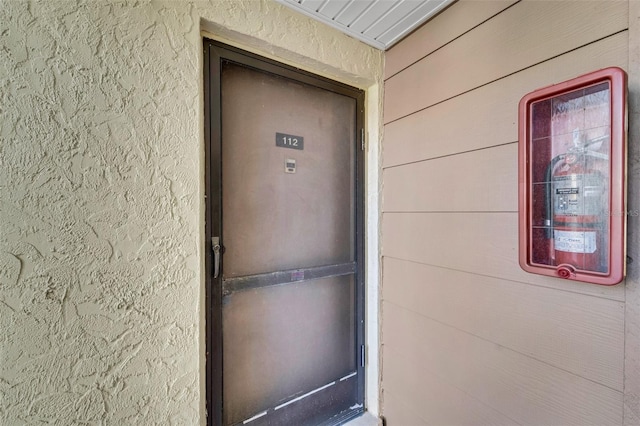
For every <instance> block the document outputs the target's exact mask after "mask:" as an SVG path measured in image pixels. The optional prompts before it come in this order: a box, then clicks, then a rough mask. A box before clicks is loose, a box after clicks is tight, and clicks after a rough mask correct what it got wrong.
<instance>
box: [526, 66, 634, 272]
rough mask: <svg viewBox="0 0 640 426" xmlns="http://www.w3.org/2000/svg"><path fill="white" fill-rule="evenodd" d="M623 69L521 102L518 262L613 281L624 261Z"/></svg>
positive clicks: (531, 95)
mask: <svg viewBox="0 0 640 426" xmlns="http://www.w3.org/2000/svg"><path fill="white" fill-rule="evenodd" d="M626 91H627V84H626V74H625V72H624V71H623V70H621V69H620V68H606V69H603V70H599V71H595V72H592V73H590V74H586V75H583V76H580V77H577V78H574V79H572V80H569V81H566V82H563V83H560V84H556V85H553V86H549V87H545V88H542V89H539V90H536V91H534V92H531V93H529V94H527V95H526V96H524V97H523V98H522V100H521V101H520V105H519V130H518V131H519V146H518V156H519V170H518V186H519V188H518V189H519V238H520V259H519V260H520V266H521V267H522V269H524V270H525V271H527V272H531V273H534V274H541V275H548V276H553V277H559V278H564V279H569V280H575V281H583V282H587V283H593V284H601V285H613V284H617V283H619V282H620V281H622V279H623V278H624V274H625V264H626V253H625V249H626V238H625V235H626V233H625V224H626V204H625V193H626V178H625V166H626V134H627V132H626Z"/></svg>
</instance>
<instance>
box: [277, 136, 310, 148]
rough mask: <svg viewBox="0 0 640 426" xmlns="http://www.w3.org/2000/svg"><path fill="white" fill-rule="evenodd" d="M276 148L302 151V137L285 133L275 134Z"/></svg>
mask: <svg viewBox="0 0 640 426" xmlns="http://www.w3.org/2000/svg"><path fill="white" fill-rule="evenodd" d="M276 146H279V147H281V148H291V149H299V150H303V149H304V138H303V137H302V136H296V135H288V134H286V133H276Z"/></svg>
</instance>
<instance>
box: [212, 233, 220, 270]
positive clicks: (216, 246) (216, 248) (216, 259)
mask: <svg viewBox="0 0 640 426" xmlns="http://www.w3.org/2000/svg"><path fill="white" fill-rule="evenodd" d="M211 248H212V249H213V278H218V274H219V273H220V237H211Z"/></svg>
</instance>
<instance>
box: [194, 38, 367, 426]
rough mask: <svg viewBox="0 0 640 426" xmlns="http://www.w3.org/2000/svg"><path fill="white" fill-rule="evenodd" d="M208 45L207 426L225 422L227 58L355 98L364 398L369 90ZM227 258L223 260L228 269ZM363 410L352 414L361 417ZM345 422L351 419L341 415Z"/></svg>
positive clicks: (360, 394) (361, 388) (360, 389)
mask: <svg viewBox="0 0 640 426" xmlns="http://www.w3.org/2000/svg"><path fill="white" fill-rule="evenodd" d="M203 47H204V96H205V102H204V124H205V138H204V142H205V194H206V202H205V270H206V280H205V285H206V287H205V323H206V324H205V339H206V357H205V358H206V394H207V395H206V409H207V425H208V426H213V425H221V424H222V368H223V367H222V285H221V284H222V274H220V275H219V277H218V278H217V279H214V278H213V250H212V245H211V237H212V236H213V235H222V197H221V193H222V169H221V167H220V165H221V150H220V147H221V142H222V133H221V120H222V116H221V112H222V111H221V102H220V93H221V87H220V74H221V73H220V71H221V64H222V61H230V62H235V63H238V64H241V65H243V66H247V67H251V68H254V69H257V70H259V71H262V72H267V73H271V74H274V75H278V76H281V77H285V78H288V79H291V80H295V81H297V82H300V83H304V84H308V85H311V86H314V87H318V88H321V89H325V90H329V91H331V92H334V93H338V94H341V95H345V96H348V97H351V98H353V99H355V100H356V117H355V119H356V127H355V132H356V134H355V135H354V143H355V144H356V146H355V147H354V152H355V154H354V157H355V158H354V160H355V162H356V167H355V197H356V200H355V230H354V231H355V235H354V241H355V263H356V265H357V266H356V273H355V277H354V280H355V292H356V295H355V296H356V298H355V299H356V300H355V303H356V306H355V314H356V324H354V327H355V332H356V333H355V335H356V348H355V349H356V350H355V353H356V357H357V360H356V365H357V372H358V375H357V377H358V385H357V396H356V398H357V403H358V404H360V405H361V406H362V407H364V399H365V395H364V393H365V380H364V379H365V368H364V366H365V362H364V361H365V360H364V356H365V352H364V348H365V279H364V277H365V264H366V262H365V237H364V236H365V226H366V224H365V197H364V193H365V179H364V161H365V158H364V157H365V156H364V142H363V141H364V117H365V111H364V91H362V90H360V89H357V88H354V87H352V86H349V85H346V84H343V83H340V82H336V81H333V80H330V79H327V78H324V77H321V76H318V75H315V74H312V73H309V72H307V71H303V70H300V69H297V68H294V67H291V66H288V65H285V64H282V63H279V62H276V61H273V60H271V59H267V58H264V57H261V56H259V55H256V54H253V53H250V52H246V51H244V50H241V49H238V48H236V47H233V46H229V45H226V44H223V43H220V42H217V41H214V40H211V39H207V38H203ZM223 259H224V256H222V261H221V263H220V270H222V268H223V263H224V260H223ZM362 411H364V408H361V409H359V410H357V411H354V412H353V413H352V416H356V415H359V414H360V413H361V412H362ZM339 420H340V421H344V420H347V418H342V419H339Z"/></svg>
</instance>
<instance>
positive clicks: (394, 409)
mask: <svg viewBox="0 0 640 426" xmlns="http://www.w3.org/2000/svg"><path fill="white" fill-rule="evenodd" d="M383 399H384V407H385V408H384V418H385V421H386V423H387V424H392V425H405V426H429V425H430V424H429V423H427V422H426V421H424V420H423V419H422V418H420V417H419V416H418V415H416V414H415V413H414V412H413V409H414V407H413V406H411V405H409V404H408V403H407V402H405V401H403V400H401V399H400V398H396V396H395V395H394V394H393V393H392V392H390V391H388V390H385V392H384V397H383Z"/></svg>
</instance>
